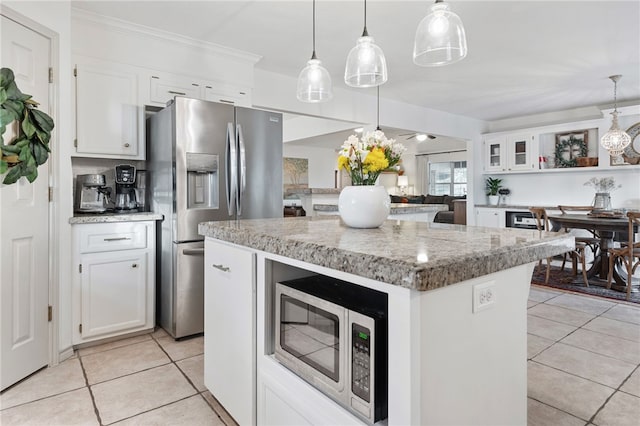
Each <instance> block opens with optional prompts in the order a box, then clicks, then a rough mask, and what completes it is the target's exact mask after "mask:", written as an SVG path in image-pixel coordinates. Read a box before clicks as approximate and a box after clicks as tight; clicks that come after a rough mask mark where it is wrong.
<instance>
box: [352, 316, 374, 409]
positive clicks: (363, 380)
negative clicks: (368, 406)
mask: <svg viewBox="0 0 640 426" xmlns="http://www.w3.org/2000/svg"><path fill="white" fill-rule="evenodd" d="M351 334H352V340H351V342H352V345H353V346H352V348H351V354H352V355H351V371H352V375H351V390H352V392H353V393H354V394H356V395H357V396H359V397H360V398H362V399H363V400H365V401H367V402H371V391H370V389H371V383H370V379H371V374H370V372H371V351H370V349H371V339H370V337H371V332H370V330H369V329H368V328H365V327H362V326H361V325H358V324H352V329H351Z"/></svg>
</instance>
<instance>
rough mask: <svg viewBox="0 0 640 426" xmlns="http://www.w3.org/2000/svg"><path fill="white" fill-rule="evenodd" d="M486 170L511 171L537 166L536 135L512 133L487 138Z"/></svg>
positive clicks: (531, 168) (530, 168)
mask: <svg viewBox="0 0 640 426" xmlns="http://www.w3.org/2000/svg"><path fill="white" fill-rule="evenodd" d="M484 144H485V171H486V172H509V171H523V170H533V169H536V168H537V165H536V162H535V160H536V155H534V153H533V151H534V149H535V135H533V134H529V133H522V134H510V135H504V136H497V137H492V138H487V139H485V142H484Z"/></svg>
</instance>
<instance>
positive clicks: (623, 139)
mask: <svg viewBox="0 0 640 426" xmlns="http://www.w3.org/2000/svg"><path fill="white" fill-rule="evenodd" d="M621 77H622V76H621V75H612V76H609V78H610V79H611V81H613V112H612V113H611V115H612V116H613V118H612V119H611V128H610V129H609V131H608V132H607V133H605V134H604V136H602V139H600V144H601V145H602V147H603V148H604V149H606V150H607V151H609V155H611V156H617V155H620V154H622V152H623V151H624V149H625V148H626V147H627V146H628V145H629V144H630V143H631V137H630V136H629V135H628V134H627V133H626V132H625V131H624V130H622V129H620V126H618V100H617V95H618V93H617V92H618V80H620V78H621Z"/></svg>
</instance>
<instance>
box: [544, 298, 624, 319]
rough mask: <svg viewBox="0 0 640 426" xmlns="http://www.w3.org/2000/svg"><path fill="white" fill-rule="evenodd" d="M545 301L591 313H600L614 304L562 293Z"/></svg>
mask: <svg viewBox="0 0 640 426" xmlns="http://www.w3.org/2000/svg"><path fill="white" fill-rule="evenodd" d="M545 303H548V304H550V305H555V306H563V307H565V308H569V309H573V310H576V311H581V312H586V313H588V314H593V315H600V314H601V313H603V312H605V311H606V310H608V309H611V308H612V307H613V306H615V305H616V303H615V302H609V301H608V300H603V299H599V298H594V297H587V296H582V295H579V294H562V295H560V296H558V297H554V298H553V299H552V300H548V301H547V302H545Z"/></svg>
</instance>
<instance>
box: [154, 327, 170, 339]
mask: <svg viewBox="0 0 640 426" xmlns="http://www.w3.org/2000/svg"><path fill="white" fill-rule="evenodd" d="M151 336H153V338H155V339H159V338H161V337H169V333H167V332H166V331H165V330H164V328H162V327H156V331H154V332H153V333H152V334H151Z"/></svg>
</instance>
